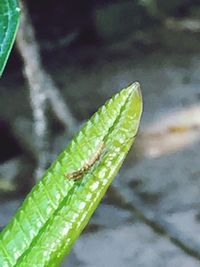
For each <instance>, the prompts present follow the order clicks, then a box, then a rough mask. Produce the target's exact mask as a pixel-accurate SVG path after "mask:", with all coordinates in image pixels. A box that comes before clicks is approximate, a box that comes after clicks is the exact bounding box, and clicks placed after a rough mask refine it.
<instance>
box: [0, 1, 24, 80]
mask: <svg viewBox="0 0 200 267" xmlns="http://www.w3.org/2000/svg"><path fill="white" fill-rule="evenodd" d="M19 15H20V9H19V7H18V3H17V1H16V0H1V1H0V75H2V73H3V70H4V67H5V64H6V62H7V59H8V56H9V54H10V50H11V48H12V45H13V42H14V39H15V35H16V32H17V28H18V24H19Z"/></svg>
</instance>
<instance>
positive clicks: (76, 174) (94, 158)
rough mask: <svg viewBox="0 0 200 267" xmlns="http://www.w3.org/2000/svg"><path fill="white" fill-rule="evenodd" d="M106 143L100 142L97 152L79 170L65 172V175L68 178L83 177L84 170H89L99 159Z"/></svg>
mask: <svg viewBox="0 0 200 267" xmlns="http://www.w3.org/2000/svg"><path fill="white" fill-rule="evenodd" d="M103 147H104V144H103V142H102V143H100V144H99V146H98V148H97V151H96V152H95V154H94V155H93V156H92V157H91V159H90V160H89V161H87V162H86V163H85V164H84V165H83V167H82V168H80V169H78V170H77V171H74V172H71V173H65V177H66V178H68V179H74V180H78V179H80V178H81V176H82V175H83V173H84V172H86V171H88V170H89V169H90V168H91V167H92V166H93V165H94V164H95V162H96V161H97V160H98V159H99V157H100V155H101V152H102V150H103Z"/></svg>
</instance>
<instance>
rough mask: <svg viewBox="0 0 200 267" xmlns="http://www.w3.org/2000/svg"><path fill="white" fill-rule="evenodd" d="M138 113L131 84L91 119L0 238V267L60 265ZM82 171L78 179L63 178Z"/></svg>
mask: <svg viewBox="0 0 200 267" xmlns="http://www.w3.org/2000/svg"><path fill="white" fill-rule="evenodd" d="M141 112H142V99H141V94H140V89H139V84H138V83H134V84H132V85H130V86H129V87H127V88H125V89H123V90H122V91H121V92H120V93H118V94H116V95H115V96H114V97H113V98H112V99H110V100H109V101H107V103H106V104H105V105H104V106H102V107H101V108H100V109H99V110H98V111H97V112H96V113H95V114H94V115H93V116H92V118H91V119H90V120H89V121H88V122H87V123H86V124H85V125H84V126H83V128H82V129H81V130H80V131H79V132H78V134H77V135H76V136H75V137H74V139H73V140H72V141H71V142H70V143H69V145H68V146H67V148H66V149H65V150H64V151H63V152H62V153H61V154H60V155H59V156H58V158H57V160H56V161H55V162H54V163H53V164H52V166H51V167H50V168H49V169H48V170H47V171H46V173H45V174H44V177H43V179H42V180H41V181H40V182H39V183H38V184H37V185H36V186H35V187H34V188H33V190H32V191H31V193H30V194H29V195H28V196H27V197H26V199H25V201H24V203H23V204H22V206H21V208H20V209H19V210H18V211H17V213H16V215H15V216H14V217H13V219H12V220H11V222H10V223H9V224H8V225H7V227H6V228H5V229H4V230H3V231H2V233H1V234H0V266H17V267H19V266H20V267H21V266H24V267H25V266H26V267H27V266H37V267H38V266H40V267H42V266H49V267H50V266H51V267H52V266H58V265H59V264H60V262H61V261H62V259H63V257H64V256H65V255H66V253H68V252H69V250H70V248H71V246H72V244H73V243H74V241H75V240H76V238H77V237H78V236H79V234H80V233H81V231H82V230H83V228H84V227H85V225H86V224H87V222H88V220H89V218H90V217H91V215H92V213H93V212H94V210H95V208H96V207H97V205H98V204H99V202H100V200H101V199H102V197H103V196H104V194H105V192H106V190H107V188H108V186H109V185H110V183H111V182H112V180H113V178H114V176H115V175H116V173H117V172H118V170H119V168H120V166H121V164H122V162H123V160H124V158H125V156H126V154H127V152H128V150H129V149H130V147H131V145H132V143H133V140H134V138H135V135H136V133H137V130H138V126H139V122H140V116H141ZM102 144H103V147H102V150H100V146H101V145H102ZM97 152H99V153H97ZM97 154H100V155H99V157H97V156H98V155H97ZM94 160H95V162H94V164H93V165H92V161H94ZM86 163H88V164H86ZM86 165H87V168H88V170H85V171H83V170H82V171H83V173H81V178H79V179H78V180H75V179H69V178H67V177H69V176H70V174H72V173H74V172H76V171H77V170H81V169H83V166H86ZM90 165H92V166H90ZM66 176H67V177H66Z"/></svg>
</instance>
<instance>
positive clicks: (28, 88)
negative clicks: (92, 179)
mask: <svg viewBox="0 0 200 267" xmlns="http://www.w3.org/2000/svg"><path fill="white" fill-rule="evenodd" d="M24 4H25V3H24ZM26 5H27V6H26V7H25V6H24V7H23V11H22V19H21V26H20V28H19V32H18V36H17V39H16V42H15V47H14V49H13V50H12V54H11V57H10V59H9V62H8V64H7V66H6V70H5V72H4V75H3V77H2V79H1V85H0V87H1V88H0V148H1V149H0V227H1V228H2V227H4V226H5V225H6V224H7V222H8V221H9V219H10V218H11V217H12V215H13V214H14V213H15V211H16V209H17V208H18V207H19V205H20V203H21V202H22V201H23V199H24V197H25V196H26V194H27V193H28V192H29V191H30V189H31V188H32V186H33V185H34V183H35V182H36V181H37V180H38V179H39V177H41V175H42V173H43V172H44V170H45V169H46V168H47V167H48V166H49V165H50V163H51V162H52V161H53V160H54V159H55V157H56V155H57V154H58V153H59V152H60V151H61V150H62V149H63V148H64V147H65V146H66V144H67V142H68V141H69V140H70V138H71V137H72V136H73V134H74V133H75V132H76V131H77V130H78V128H79V127H80V126H81V125H82V123H83V122H84V121H85V120H86V119H88V118H89V117H90V116H91V115H92V114H93V113H94V112H95V111H96V110H97V108H98V107H99V106H101V105H102V104H104V102H105V100H107V99H108V98H109V97H111V96H112V95H113V94H115V93H116V92H118V91H119V90H120V89H121V88H122V87H125V86H126V85H128V84H130V83H132V82H134V81H139V82H140V84H141V89H142V94H143V100H144V113H143V117H142V123H141V127H140V131H139V134H138V136H137V140H136V142H135V145H134V147H133V148H132V150H131V151H130V153H129V155H128V157H127V159H126V161H125V163H124V165H123V167H122V169H121V171H120V173H119V175H118V177H117V178H116V179H115V181H114V183H113V185H112V186H111V188H110V189H109V191H108V192H107V194H106V196H105V198H104V200H103V201H102V202H101V204H100V205H99V207H98V209H97V210H96V212H95V214H94V215H93V217H92V219H91V220H90V223H89V224H88V225H87V227H86V229H85V230H84V232H83V233H82V235H81V237H80V238H79V239H78V240H77V242H76V243H75V245H74V247H73V249H72V252H71V253H70V255H69V256H68V257H67V258H66V260H65V261H64V263H63V265H62V267H65V266H73V267H80V266H81V267H93V266H95V267H100V266H101V267H104V266H105V267H107V266H109V267H114V266H115V267H121V266H126V267H133V266H136V267H137V266H142V267H143V266H144V267H151V266H153V267H159V266H167V267H168V266H170V267H173V266H174V267H176V266H182V267H186V266H187V267H188V266H190V267H196V266H200V235H199V232H200V200H199V199H200V164H199V162H200V3H199V0H168V1H165V0H137V1H128V0H123V1H122V0H121V1H120V0H118V1H117V0H115V1H114V0H107V1H105V0H85V1H81V0H73V1H72V0H68V1H64V0H57V1H55V0H48V1H47V0H43V1H33V0H29V1H26Z"/></svg>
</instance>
